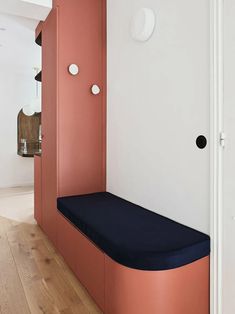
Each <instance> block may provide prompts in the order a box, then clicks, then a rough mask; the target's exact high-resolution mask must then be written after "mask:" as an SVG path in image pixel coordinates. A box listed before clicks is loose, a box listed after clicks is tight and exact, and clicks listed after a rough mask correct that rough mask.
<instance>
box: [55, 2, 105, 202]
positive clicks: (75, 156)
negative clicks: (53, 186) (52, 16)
mask: <svg viewBox="0 0 235 314" xmlns="http://www.w3.org/2000/svg"><path fill="white" fill-rule="evenodd" d="M56 4H57V5H58V6H59V8H60V19H59V68H58V71H59V72H58V75H59V102H58V106H59V107H58V109H59V110H58V184H59V185H58V187H59V195H60V196H64V195H73V194H84V193H92V192H98V191H104V190H105V185H106V182H105V179H106V175H105V168H106V167H105V156H106V142H105V138H106V134H105V132H106V11H105V10H106V8H105V1H104V0H86V1H84V0H66V1H63V0H61V1H59V0H58V1H56ZM71 63H75V64H77V65H78V66H79V69H80V72H79V74H78V75H77V76H72V75H71V74H69V72H68V66H69V65H70V64H71ZM93 84H97V85H99V86H100V88H101V93H100V94H99V95H97V96H94V95H93V94H92V93H91V86H92V85H93Z"/></svg>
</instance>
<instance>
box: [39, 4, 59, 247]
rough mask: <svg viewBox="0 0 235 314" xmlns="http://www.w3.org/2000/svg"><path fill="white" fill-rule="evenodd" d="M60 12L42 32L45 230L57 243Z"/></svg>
mask: <svg viewBox="0 0 235 314" xmlns="http://www.w3.org/2000/svg"><path fill="white" fill-rule="evenodd" d="M57 11H58V9H53V10H52V11H51V13H50V14H49V16H48V18H47V19H46V21H45V22H44V23H43V30H42V209H43V215H42V228H43V230H44V231H45V233H46V234H47V235H48V237H49V238H50V240H51V241H52V242H53V243H54V244H56V216H57V208H56V207H57V206H56V197H57V86H58V85H57V81H58V77H57V54H58V46H57V42H58V40H57V37H58V35H57V34H58V32H57V29H58V27H57V22H58V17H57V16H58V12H57Z"/></svg>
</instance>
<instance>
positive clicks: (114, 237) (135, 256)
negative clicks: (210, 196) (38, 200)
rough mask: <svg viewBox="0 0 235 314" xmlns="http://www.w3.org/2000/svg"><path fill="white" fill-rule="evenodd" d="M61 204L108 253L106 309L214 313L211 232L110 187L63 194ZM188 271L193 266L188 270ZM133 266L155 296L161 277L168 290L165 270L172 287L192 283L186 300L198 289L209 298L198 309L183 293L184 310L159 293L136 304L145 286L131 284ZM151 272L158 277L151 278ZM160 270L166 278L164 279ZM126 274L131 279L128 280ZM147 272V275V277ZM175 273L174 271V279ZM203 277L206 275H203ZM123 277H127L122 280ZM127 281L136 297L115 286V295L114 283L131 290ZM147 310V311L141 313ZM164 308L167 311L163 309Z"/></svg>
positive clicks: (66, 214) (163, 313)
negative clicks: (149, 207)
mask: <svg viewBox="0 0 235 314" xmlns="http://www.w3.org/2000/svg"><path fill="white" fill-rule="evenodd" d="M57 207H58V210H59V211H60V212H61V213H62V214H63V216H64V217H65V218H66V219H67V221H69V222H70V223H71V224H72V225H73V226H75V227H76V228H77V231H78V232H79V231H81V233H82V234H83V235H85V236H86V237H87V241H91V242H92V243H94V244H95V246H96V247H97V248H98V249H99V250H100V251H101V252H103V253H104V255H105V256H106V260H107V261H106V262H105V263H104V267H106V269H105V271H104V273H105V276H104V280H107V283H105V291H106V295H105V298H108V300H105V304H106V305H105V306H104V308H103V310H104V311H105V313H111V314H116V313H118V314H119V313H120V314H125V313H128V314H132V313H133V314H136V313H146V314H148V313H149V314H154V313H157V312H156V311H158V313H161V314H171V313H172V314H178V313H180V314H191V313H196V314H198V313H200V314H208V312H207V311H208V308H209V297H208V291H209V289H208V284H209V283H208V282H209V281H208V278H209V263H208V256H209V253H210V238H209V236H208V235H206V234H203V233H201V232H199V231H196V230H194V229H191V228H189V227H186V226H184V225H182V224H179V223H177V222H175V221H172V220H170V219H168V218H165V217H163V216H161V215H158V214H156V213H154V212H152V211H149V210H147V209H144V208H142V207H140V206H137V205H135V204H133V203H130V202H128V201H126V200H124V199H121V198H119V197H117V196H115V195H112V194H110V193H107V192H102V193H95V194H89V195H81V196H71V197H62V198H59V199H58V201H57ZM60 232H63V230H60ZM88 239H89V240H88ZM77 249H79V248H77V247H76V246H74V250H77ZM84 254H85V253H84ZM200 265H201V266H200ZM200 267H201V268H200ZM114 269H115V271H114ZM118 269H119V270H118ZM123 269H125V270H126V271H127V270H128V269H129V271H127V272H123ZM187 270H190V271H188V272H187ZM133 271H135V279H133V280H134V281H135V280H136V278H139V277H141V279H140V278H139V280H140V282H139V284H140V285H143V284H144V283H143V278H144V282H145V281H146V282H145V284H144V286H142V287H141V288H140V287H139V290H143V292H144V291H145V292H146V291H148V292H149V294H150V295H151V294H152V298H153V297H154V295H155V297H154V298H156V294H157V293H159V291H158V290H159V288H160V287H159V285H158V282H161V285H162V289H163V290H164V291H165V289H166V283H164V280H163V279H162V274H163V273H164V274H165V275H164V276H165V277H164V278H167V279H166V282H167V286H168V285H169V283H170V282H171V284H172V285H173V286H174V285H175V288H176V289H177V287H178V288H180V287H183V286H184V284H185V287H187V290H188V291H181V293H182V296H183V297H182V302H183V303H184V304H185V301H184V299H185V297H188V293H189V295H190V298H192V293H193V294H194V297H193V299H194V298H195V297H196V299H197V298H198V297H201V298H202V299H203V300H204V301H203V302H202V304H204V305H200V304H199V305H197V308H196V310H195V309H193V308H192V307H191V306H190V307H187V306H186V305H184V307H182V306H181V305H180V306H179V304H180V302H181V301H180V300H181V298H180V297H179V298H178V299H179V300H178V301H177V302H176V304H178V306H179V309H178V310H177V306H174V309H173V305H172V310H171V308H168V307H167V305H166V304H167V302H168V301H167V300H165V304H164V303H162V302H163V301H162V300H161V302H160V303H161V305H159V301H157V298H156V300H155V301H154V300H152V301H151V299H149V300H148V298H147V299H146V300H142V302H145V301H146V302H147V304H144V305H143V306H142V307H141V306H140V305H138V307H137V306H136V307H135V306H133V305H132V304H131V302H136V298H138V297H140V295H139V290H138V291H137V292H134V293H133V286H132V283H131V281H133V280H132V279H131V278H132V275H131V274H132V272H133ZM169 271H170V272H169ZM124 273H125V276H126V277H125V276H124ZM151 273H152V279H150V277H149V274H151ZM144 274H145V275H144ZM160 274H161V279H160V278H159V276H160ZM195 275H196V277H197V278H196V277H195ZM107 276H108V278H107ZM118 276H119V277H120V278H119V277H118ZM123 276H124V277H125V278H126V279H123V278H124V277H123ZM138 276H139V277H138ZM143 276H144V277H143ZM145 276H147V277H146V280H145ZM169 276H172V278H171V277H169ZM203 276H204V277H206V278H203ZM105 277H106V278H105ZM181 277H182V278H181ZM111 278H113V279H111ZM169 278H170V280H169ZM119 279H120V280H121V282H119ZM123 280H124V281H123ZM149 280H150V281H149ZM159 280H160V281H159ZM175 280H177V281H180V280H181V281H182V282H181V283H179V282H177V283H175ZM198 280H199V282H198ZM128 282H129V283H128ZM150 282H151V284H150ZM127 283H128V284H130V287H129V290H132V291H129V290H127V291H126V293H129V295H130V296H131V295H133V298H132V297H130V298H129V299H128V300H125V298H124V296H123V294H122V293H121V292H120V291H118V290H117V291H116V290H115V291H113V293H114V294H115V299H113V294H112V293H111V291H112V289H115V287H112V286H113V285H114V286H115V285H116V286H117V287H118V288H117V289H119V290H122V291H125V289H127ZM153 283H154V285H155V288H154V287H153V286H154V285H153ZM136 284H138V282H136ZM123 285H125V287H124V286H123ZM131 287H132V288H131ZM202 288H203V289H202ZM154 289H155V291H154ZM198 289H199V290H198ZM168 290H169V293H170V294H172V293H173V294H174V289H173V290H172V288H170V287H168ZM177 290H178V289H177ZM189 290H190V291H189ZM170 291H171V292H170ZM202 291H204V292H205V291H206V292H205V295H204V296H202V295H201V293H202ZM120 293H121V296H120V298H122V301H121V302H122V303H123V302H124V304H125V303H126V305H125V306H126V307H124V305H123V304H122V305H119V302H118V301H117V300H116V298H118V295H119V294H120ZM175 294H176V295H177V294H179V291H175ZM171 298H172V296H171ZM174 298H175V297H174ZM206 298H208V300H207V299H206ZM134 300H135V301H134ZM206 300H207V302H206ZM116 301H117V302H116ZM172 302H173V301H172ZM190 302H191V305H192V304H194V301H193V300H191V301H190ZM116 303H118V305H117V304H116ZM137 303H138V302H137ZM199 303H200V302H199ZM207 303H208V304H207ZM153 304H154V305H153ZM172 304H174V302H173V303H172ZM196 304H198V302H196V303H195V306H196ZM161 306H162V308H161ZM164 306H165V307H164ZM195 306H194V307H195ZM183 308H185V310H183ZM189 308H190V311H189ZM125 309H128V311H126V312H125ZM144 309H145V312H141V310H142V311H143V310H144ZM146 309H149V311H148V310H147V311H146ZM159 309H161V310H160V311H159ZM150 310H151V311H153V310H154V312H150ZM136 311H137V312H136ZM138 311H139V312H138ZM166 311H167V312H166Z"/></svg>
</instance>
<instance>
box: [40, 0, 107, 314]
mask: <svg viewBox="0 0 235 314" xmlns="http://www.w3.org/2000/svg"><path fill="white" fill-rule="evenodd" d="M39 32H40V34H41V35H40V42H41V45H42V156H41V172H40V174H41V177H40V180H41V183H40V186H41V190H40V191H39V188H38V187H39V180H38V175H36V176H35V204H36V202H39V199H40V200H41V206H40V208H41V213H40V215H39V212H37V214H36V216H37V217H38V215H39V216H40V218H37V221H38V223H39V224H40V225H41V227H42V229H43V231H44V232H45V233H46V235H47V236H48V238H49V239H50V240H51V241H52V242H53V244H54V245H55V246H56V248H58V250H59V251H60V252H61V254H62V255H63V256H64V258H65V260H66V262H67V263H68V265H69V266H70V267H71V269H72V270H73V271H74V272H75V273H76V274H77V276H78V278H79V279H80V280H81V282H82V283H83V284H84V286H85V287H86V288H87V289H88V291H89V292H90V293H91V295H92V296H93V297H94V299H95V300H96V302H97V304H98V305H99V306H100V307H101V308H102V309H103V308H104V255H103V253H102V252H100V251H99V250H98V249H97V248H96V247H95V246H94V245H93V244H92V243H91V242H89V241H87V240H86V238H85V237H84V236H83V235H82V234H81V233H80V232H78V231H77V230H76V229H75V228H74V227H73V226H72V225H70V224H69V223H68V222H67V221H66V220H65V219H64V218H63V217H62V216H60V214H59V213H58V211H57V205H56V200H57V197H59V196H66V195H72V194H76V195H78V194H85V193H92V192H101V191H105V189H106V1H105V0H86V1H84V0H66V1H64V0H54V1H53V9H52V11H51V12H50V14H49V16H48V17H47V19H46V20H45V22H43V23H40V25H39V26H38V28H37V31H36V36H37V38H38V36H39ZM71 64H76V65H77V66H78V69H79V71H78V74H77V75H72V74H71V73H70V72H69V66H70V65H71ZM93 85H98V87H99V89H100V93H98V94H94V93H92V86H93ZM35 167H36V163H35ZM35 171H36V170H35ZM39 192H40V194H39ZM37 208H39V207H37ZM84 253H85V254H84Z"/></svg>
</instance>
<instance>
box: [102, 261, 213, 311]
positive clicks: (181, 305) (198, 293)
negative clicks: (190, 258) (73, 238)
mask: <svg viewBox="0 0 235 314" xmlns="http://www.w3.org/2000/svg"><path fill="white" fill-rule="evenodd" d="M105 313H106V314H143V313H144V314H209V257H206V258H203V259H200V260H198V261H196V262H194V263H191V264H189V265H186V266H183V267H180V268H176V269H172V270H165V271H141V270H135V269H130V268H127V267H124V266H122V265H119V264H117V263H116V262H115V261H113V260H112V259H110V258H109V257H107V256H106V257H105Z"/></svg>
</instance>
